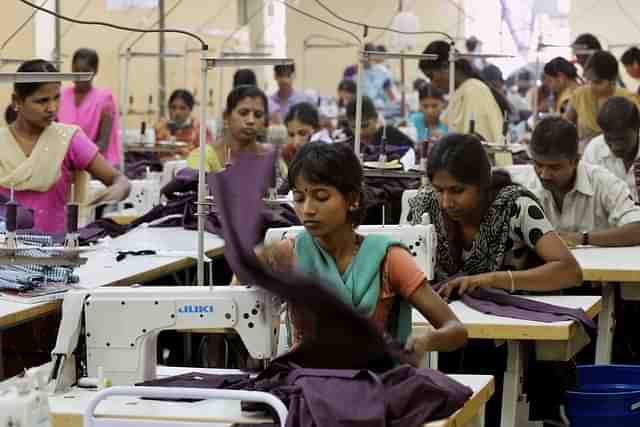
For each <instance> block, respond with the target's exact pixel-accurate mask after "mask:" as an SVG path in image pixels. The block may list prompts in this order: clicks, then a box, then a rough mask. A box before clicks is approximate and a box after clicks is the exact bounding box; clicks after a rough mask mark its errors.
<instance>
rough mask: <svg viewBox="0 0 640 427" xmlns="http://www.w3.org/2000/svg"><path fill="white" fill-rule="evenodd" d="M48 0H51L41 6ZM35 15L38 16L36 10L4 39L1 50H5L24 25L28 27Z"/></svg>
mask: <svg viewBox="0 0 640 427" xmlns="http://www.w3.org/2000/svg"><path fill="white" fill-rule="evenodd" d="M47 1H49V0H44V1H43V2H42V4H41V5H40V6H44V4H45V3H46V2H47ZM34 16H36V11H35V10H34V11H33V13H32V14H31V15H30V16H29V17H28V18H27V19H26V20H25V21H24V22H23V23H22V24H20V25H19V26H18V28H16V30H15V31H14V32H13V33H11V35H10V36H9V37H7V39H6V40H5V41H4V43H2V46H0V52H1V51H3V50H4V48H5V47H6V46H7V45H8V44H9V42H10V41H11V40H13V38H14V37H15V36H17V35H18V33H19V32H20V31H22V29H23V28H24V27H26V26H27V24H28V23H29V22H31V20H32V19H33V17H34Z"/></svg>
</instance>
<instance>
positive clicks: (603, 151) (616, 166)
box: [582, 135, 640, 203]
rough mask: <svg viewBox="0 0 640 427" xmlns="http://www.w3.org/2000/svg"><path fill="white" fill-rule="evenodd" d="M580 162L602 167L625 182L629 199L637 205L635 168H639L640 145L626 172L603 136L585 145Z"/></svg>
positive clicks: (621, 161) (622, 163) (622, 162)
mask: <svg viewBox="0 0 640 427" xmlns="http://www.w3.org/2000/svg"><path fill="white" fill-rule="evenodd" d="M582 160H584V161H585V162H587V163H590V164H592V165H598V166H602V167H603V168H605V169H607V170H608V171H609V172H611V173H612V174H614V175H615V176H617V177H618V178H620V179H621V180H623V181H624V182H626V183H627V185H628V186H629V191H630V192H631V197H633V200H634V201H635V202H636V203H638V185H637V183H636V168H640V164H637V162H638V160H640V145H639V146H638V152H637V153H636V158H635V161H634V164H632V165H631V167H630V168H629V170H626V168H625V166H624V161H623V160H622V159H621V158H619V157H617V156H615V155H614V154H613V153H612V152H611V150H610V149H609V146H608V145H607V142H606V141H605V139H604V135H599V136H597V137H595V138H593V139H592V140H591V142H590V143H589V145H587V148H586V150H585V151H584V154H583V155H582ZM637 172H640V171H637Z"/></svg>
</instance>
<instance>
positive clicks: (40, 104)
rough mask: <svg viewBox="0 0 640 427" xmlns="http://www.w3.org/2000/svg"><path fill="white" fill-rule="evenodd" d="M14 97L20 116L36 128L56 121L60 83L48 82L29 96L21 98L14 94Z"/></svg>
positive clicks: (42, 127) (44, 126)
mask: <svg viewBox="0 0 640 427" xmlns="http://www.w3.org/2000/svg"><path fill="white" fill-rule="evenodd" d="M13 99H14V106H15V107H16V109H17V111H18V117H19V118H21V119H23V120H25V121H26V122H27V123H28V124H29V125H31V126H33V127H35V128H39V129H44V128H46V127H47V126H49V125H50V124H51V122H53V121H54V119H55V118H56V115H57V113H58V104H59V102H60V83H46V84H44V85H42V86H40V88H39V89H38V90H37V91H35V92H34V93H33V94H31V95H29V96H27V97H24V98H19V97H17V96H15V95H14V98H13Z"/></svg>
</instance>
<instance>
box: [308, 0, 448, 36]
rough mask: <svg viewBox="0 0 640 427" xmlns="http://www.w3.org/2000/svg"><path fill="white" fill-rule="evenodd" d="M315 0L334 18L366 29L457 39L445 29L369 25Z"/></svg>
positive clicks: (319, 0)
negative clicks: (412, 29) (401, 28)
mask: <svg viewBox="0 0 640 427" xmlns="http://www.w3.org/2000/svg"><path fill="white" fill-rule="evenodd" d="M315 2H316V3H317V4H318V6H320V7H321V8H323V9H324V10H325V11H327V12H328V13H329V14H330V15H331V16H333V17H334V18H336V19H338V20H340V21H342V22H346V23H347V24H352V25H358V26H361V27H363V28H364V29H365V31H366V30H367V29H371V30H381V31H389V32H392V33H397V34H404V35H426V34H437V35H441V36H443V37H446V38H447V39H449V41H451V43H455V40H454V39H453V37H451V36H450V35H449V34H447V33H445V32H443V31H400V30H396V29H393V28H389V27H380V26H376V25H369V24H365V23H363V22H358V21H354V20H351V19H347V18H343V17H342V16H340V15H338V14H337V13H335V12H334V11H333V10H331V9H330V8H329V7H328V6H327V5H325V4H324V3H323V2H322V1H321V0H315Z"/></svg>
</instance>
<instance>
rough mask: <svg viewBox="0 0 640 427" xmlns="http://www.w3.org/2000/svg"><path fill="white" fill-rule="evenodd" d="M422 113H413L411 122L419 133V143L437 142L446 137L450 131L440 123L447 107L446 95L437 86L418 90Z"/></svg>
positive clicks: (426, 85)
mask: <svg viewBox="0 0 640 427" xmlns="http://www.w3.org/2000/svg"><path fill="white" fill-rule="evenodd" d="M418 97H419V99H420V111H417V112H415V113H411V114H410V115H409V121H410V122H411V123H413V126H415V128H416V131H417V137H418V141H420V142H421V141H427V140H429V141H431V140H433V141H436V140H438V139H440V138H442V137H443V136H445V135H446V134H447V133H448V132H449V129H448V128H447V126H446V125H445V124H444V123H442V122H441V121H440V114H442V110H443V109H444V107H445V104H446V103H445V100H444V94H443V93H442V92H441V91H440V90H439V89H438V88H436V87H435V86H433V85H430V84H425V85H423V86H421V87H420V88H419V89H418Z"/></svg>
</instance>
